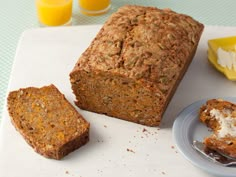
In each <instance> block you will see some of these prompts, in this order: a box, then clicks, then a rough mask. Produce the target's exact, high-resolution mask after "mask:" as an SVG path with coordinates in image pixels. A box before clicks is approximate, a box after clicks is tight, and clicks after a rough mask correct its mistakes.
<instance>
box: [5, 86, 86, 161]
mask: <svg viewBox="0 0 236 177" xmlns="http://www.w3.org/2000/svg"><path fill="white" fill-rule="evenodd" d="M7 105H8V112H9V115H10V117H11V122H12V123H13V125H14V126H15V128H16V129H17V130H18V131H19V132H20V134H21V135H22V136H23V137H24V139H25V140H26V141H27V143H28V144H29V145H31V146H32V147H33V148H34V150H35V151H36V152H38V153H39V154H41V155H43V156H45V157H47V158H53V159H61V158H62V157H64V156H66V155H67V154H69V153H70V152H72V151H74V150H76V149H78V148H79V147H81V146H82V145H84V144H85V143H87V142H88V140H89V123H88V122H87V121H86V120H85V119H84V118H83V117H82V116H81V115H80V114H79V113H78V112H77V111H76V109H75V108H74V107H73V106H72V105H71V104H70V103H69V101H68V100H66V98H65V97H64V95H63V94H62V93H61V92H60V91H59V90H58V89H57V88H56V87H55V86H54V85H49V86H44V87H41V88H35V87H28V88H22V89H19V90H16V91H12V92H10V93H9V95H8V98H7Z"/></svg>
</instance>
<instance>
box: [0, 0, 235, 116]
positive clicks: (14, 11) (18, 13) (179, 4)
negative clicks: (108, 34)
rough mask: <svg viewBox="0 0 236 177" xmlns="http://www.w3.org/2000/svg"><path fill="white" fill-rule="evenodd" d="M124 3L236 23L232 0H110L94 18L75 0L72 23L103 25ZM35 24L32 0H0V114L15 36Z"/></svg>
mask: <svg viewBox="0 0 236 177" xmlns="http://www.w3.org/2000/svg"><path fill="white" fill-rule="evenodd" d="M125 4H137V5H145V6H156V7H158V8H171V9H173V10H174V11H177V12H179V13H184V14H188V15H190V16H192V17H193V18H195V19H197V20H199V21H200V22H202V23H203V24H205V25H220V26H236V11H235V7H236V1H235V0H225V1H222V0H129V1H128V0H113V1H112V9H111V11H109V13H107V14H105V15H102V16H97V17H89V16H84V15H81V14H80V13H79V9H78V3H77V1H75V0H74V4H73V25H90V24H102V23H104V22H105V20H106V19H107V18H108V17H109V16H110V14H111V13H113V12H114V11H116V10H117V8H119V7H120V6H122V5H125ZM38 27H39V25H38V22H37V18H36V9H35V4H34V0H20V1H18V0H8V1H4V0H2V1H0V115H2V110H3V107H4V103H5V98H6V95H7V86H8V82H9V77H10V73H11V68H12V63H13V59H14V54H15V50H16V45H17V42H18V39H19V37H20V35H21V33H22V32H23V31H24V30H26V29H29V28H38ZM0 120H1V117H0Z"/></svg>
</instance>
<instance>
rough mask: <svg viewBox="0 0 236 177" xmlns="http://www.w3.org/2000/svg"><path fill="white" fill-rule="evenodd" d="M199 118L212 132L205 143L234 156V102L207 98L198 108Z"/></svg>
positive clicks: (235, 124) (235, 131)
mask: <svg viewBox="0 0 236 177" xmlns="http://www.w3.org/2000/svg"><path fill="white" fill-rule="evenodd" d="M200 120H201V122H203V123H205V124H206V125H207V127H209V128H211V129H212V130H213V133H212V134H211V135H210V136H209V137H206V138H205V139H204V143H205V145H206V146H207V147H208V148H210V149H213V150H216V151H220V152H222V153H224V154H227V155H229V156H231V157H235V158H236V104H234V103H231V102H228V101H224V100H221V99H211V100H208V101H207V103H206V104H205V105H203V106H202V107H201V109H200Z"/></svg>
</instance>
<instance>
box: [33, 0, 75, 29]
mask: <svg viewBox="0 0 236 177" xmlns="http://www.w3.org/2000/svg"><path fill="white" fill-rule="evenodd" d="M36 8H37V13H38V19H39V22H40V23H41V24H43V25H46V26H60V25H64V24H67V23H68V22H70V20H71V15H72V0H36Z"/></svg>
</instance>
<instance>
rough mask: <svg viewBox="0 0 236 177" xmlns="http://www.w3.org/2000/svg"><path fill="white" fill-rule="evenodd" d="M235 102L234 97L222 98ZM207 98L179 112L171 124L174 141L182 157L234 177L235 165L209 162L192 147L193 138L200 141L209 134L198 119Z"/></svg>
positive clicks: (223, 174) (209, 171) (218, 172)
mask: <svg viewBox="0 0 236 177" xmlns="http://www.w3.org/2000/svg"><path fill="white" fill-rule="evenodd" d="M223 99H224V100H228V101H231V102H236V98H223ZM206 100H207V99H205V100H200V101H197V102H195V103H193V104H191V105H189V106H188V107H186V108H185V109H183V111H181V112H180V114H179V115H178V116H177V118H176V120H175V122H174V125H173V136H174V139H175V143H176V145H177V147H178V149H179V151H180V152H181V154H183V155H184V157H185V158H186V159H187V160H189V161H190V162H191V163H192V164H193V165H195V166H197V167H199V168H201V169H202V170H205V171H207V172H208V173H211V174H214V175H217V176H225V177H226V176H227V177H235V176H236V168H235V167H223V166H221V165H218V164H215V163H214V162H211V161H210V160H208V159H207V158H205V157H203V156H202V155H201V154H199V153H198V152H196V151H195V150H194V149H193V148H192V142H193V140H198V141H202V140H203V139H204V137H206V136H208V135H209V134H210V131H209V129H208V128H207V127H206V126H205V125H203V124H202V123H201V122H200V121H199V109H200V107H201V106H202V105H203V104H205V102H206Z"/></svg>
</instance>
